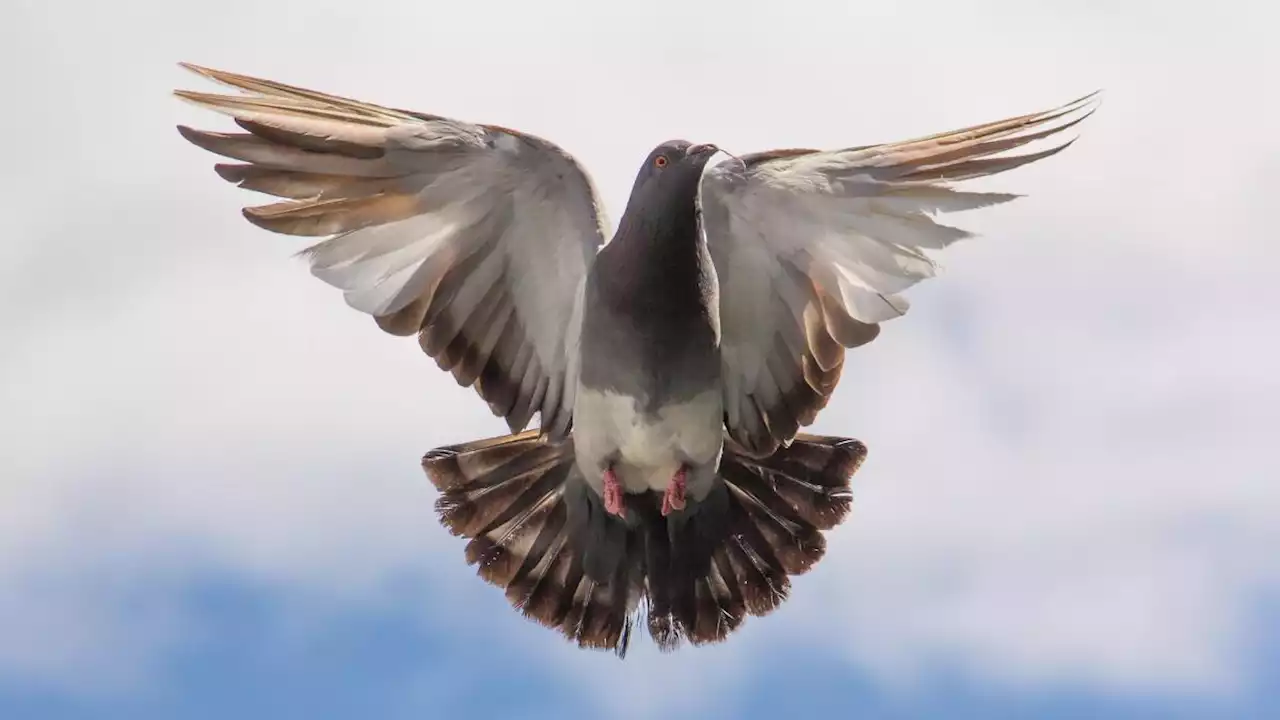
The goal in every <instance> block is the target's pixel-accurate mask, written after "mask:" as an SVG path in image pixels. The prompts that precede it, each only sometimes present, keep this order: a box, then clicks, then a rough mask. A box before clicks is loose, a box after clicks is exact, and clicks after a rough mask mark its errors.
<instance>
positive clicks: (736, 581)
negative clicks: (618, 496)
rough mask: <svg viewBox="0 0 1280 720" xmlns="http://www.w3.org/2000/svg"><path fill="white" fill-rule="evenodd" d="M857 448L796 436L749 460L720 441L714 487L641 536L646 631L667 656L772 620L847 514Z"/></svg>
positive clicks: (860, 451)
mask: <svg viewBox="0 0 1280 720" xmlns="http://www.w3.org/2000/svg"><path fill="white" fill-rule="evenodd" d="M866 456H867V448H866V446H865V445H863V444H862V443H861V442H859V441H857V440H851V439H847V438H839V437H827V436H820V435H809V434H804V433H801V434H799V435H797V436H796V438H795V441H794V442H792V443H791V445H790V446H788V447H783V448H780V449H779V450H778V451H777V452H775V453H774V454H772V455H770V456H768V457H764V458H755V457H752V456H751V455H750V454H749V453H747V452H746V451H745V450H743V449H741V448H739V447H737V446H736V444H734V443H733V442H732V441H730V440H726V445H725V452H724V456H723V458H722V459H721V461H720V477H721V478H722V479H723V481H724V482H723V484H720V485H718V486H717V487H716V489H715V490H714V491H713V492H712V494H711V495H709V496H708V497H707V498H706V499H705V500H704V501H703V502H702V503H700V504H699V505H698V507H697V509H696V511H695V512H692V513H690V515H689V516H688V517H687V518H681V517H675V516H673V518H672V522H671V524H670V525H669V526H668V525H666V524H665V523H663V524H661V525H659V524H657V523H656V522H654V521H652V520H651V521H650V522H648V523H646V526H647V527H648V529H649V532H648V535H647V539H648V541H649V542H648V556H647V562H646V568H645V572H646V578H647V581H648V591H649V592H648V600H649V632H650V635H651V636H652V637H653V639H654V641H655V642H657V643H658V646H659V647H660V648H662V649H664V650H671V649H674V648H676V647H678V646H679V644H680V642H681V639H684V640H687V641H688V642H690V643H691V644H693V645H702V644H706V643H711V642H718V641H721V640H724V639H725V638H726V637H728V636H729V634H730V633H732V632H733V631H734V630H735V629H736V628H737V627H738V626H739V625H741V624H742V622H743V620H745V618H746V616H748V615H754V616H757V617H759V616H763V615H767V614H768V613H770V612H772V611H773V610H774V609H775V608H777V607H778V606H779V605H780V604H781V603H782V602H783V601H784V600H785V599H786V598H787V594H788V592H789V591H790V588H791V580H790V578H791V577H792V576H796V575H801V574H803V573H805V572H808V571H809V569H810V568H812V567H813V566H814V564H815V563H817V562H818V561H819V560H820V559H822V556H823V554H824V553H825V552H826V539H825V538H824V537H823V531H825V530H830V529H831V528H834V527H835V526H836V525H838V524H840V522H842V521H843V520H844V519H845V517H846V516H847V515H848V514H849V510H850V508H851V506H852V501H853V500H852V494H851V492H850V489H849V480H850V478H851V477H852V476H853V474H854V473H855V472H857V470H858V468H859V467H860V466H861V465H862V462H863V460H865V459H866Z"/></svg>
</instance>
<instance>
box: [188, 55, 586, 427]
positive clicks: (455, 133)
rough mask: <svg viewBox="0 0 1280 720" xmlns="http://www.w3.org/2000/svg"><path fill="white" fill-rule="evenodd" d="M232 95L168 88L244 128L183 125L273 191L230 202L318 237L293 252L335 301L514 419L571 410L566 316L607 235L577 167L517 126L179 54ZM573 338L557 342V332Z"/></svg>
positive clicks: (276, 227)
mask: <svg viewBox="0 0 1280 720" xmlns="http://www.w3.org/2000/svg"><path fill="white" fill-rule="evenodd" d="M183 66H184V67H186V68H188V69H189V70H192V71H193V72H195V73H197V74H199V75H202V76H204V77H205V78H208V79H210V80H213V81H215V82H217V83H220V84H222V85H225V86H229V87H231V88H234V89H235V90H237V91H239V92H240V94H231V95H221V94H213V93H205V92H194V91H188V90H178V91H176V94H177V95H178V96H179V97H180V98H182V99H184V100H187V101H189V102H192V103H194V104H196V105H198V106H201V107H203V108H206V109H211V110H214V111H217V112H220V113H222V114H225V115H229V116H230V117H231V118H233V119H234V120H235V122H236V124H237V125H238V126H239V127H240V129H242V130H244V131H246V132H242V133H222V132H210V131H205V130H197V129H193V128H189V127H185V126H180V127H179V132H181V134H182V136H183V137H185V138H186V139H187V140H188V141H190V142H191V143H193V144H195V145H196V146H198V147H201V148H203V149H205V150H208V151H209V152H212V153H214V154H217V155H221V156H223V157H227V158H231V159H233V160H237V161H239V162H238V163H219V164H217V165H215V169H216V170H217V172H218V174H219V175H220V176H221V177H222V178H223V179H225V180H227V181H228V182H231V183H234V184H236V185H238V186H239V187H242V188H244V189H246V190H252V191H256V192H261V193H264V194H267V195H271V196H274V197H276V198H279V199H280V200H279V201H277V202H272V203H269V204H265V205H259V206H255V207H248V208H245V209H244V215H245V217H246V219H248V220H249V221H250V222H252V223H253V224H255V225H257V226H259V227H262V228H264V229H266V230H270V231H272V232H277V233H284V234H288V235H297V236H304V237H322V238H327V239H325V240H322V241H320V242H318V243H316V244H315V245H313V246H311V247H310V248H307V249H306V250H304V251H303V252H302V253H301V255H302V257H304V258H305V259H306V260H307V261H308V263H309V264H310V266H311V272H312V274H313V275H315V276H316V277H317V278H318V279H320V280H321V281H323V282H325V283H327V284H329V285H331V286H333V287H335V288H338V289H340V290H342V292H343V295H344V297H345V299H346V301H347V304H348V305H350V306H351V307H353V308H354V309H356V310H358V311H360V312H363V313H366V314H368V315H371V316H373V318H374V319H375V320H376V321H377V324H378V326H379V327H380V328H382V329H383V330H384V331H386V332H387V333H390V334H394V335H411V334H415V333H416V334H417V335H418V336H419V345H420V346H421V347H422V349H423V351H424V352H425V353H426V354H427V355H429V356H431V357H432V358H433V359H434V360H435V361H436V363H437V365H439V366H440V367H441V368H442V369H444V370H446V371H448V372H450V373H452V374H453V376H454V378H455V379H456V380H457V381H458V382H459V383H460V384H462V385H464V386H471V387H474V388H475V389H476V391H477V392H478V393H479V394H480V396H481V397H482V398H483V399H484V400H485V401H486V402H487V403H488V404H489V407H490V408H491V409H492V410H493V412H494V413H495V414H498V415H500V416H502V417H504V418H505V419H506V420H507V422H508V424H509V425H510V426H511V428H512V430H513V431H518V430H521V429H523V428H524V427H525V426H526V425H527V424H528V423H529V422H530V420H531V419H532V417H533V415H534V414H540V415H541V424H542V427H543V429H544V431H545V430H547V429H548V428H552V429H554V430H555V431H556V432H558V433H561V434H563V433H564V432H566V431H567V429H568V427H569V425H570V415H571V412H572V401H571V397H570V396H571V393H572V388H573V387H574V385H575V384H576V379H575V378H573V377H569V376H567V375H568V374H569V373H571V372H575V370H574V362H572V360H573V359H574V358H573V355H574V352H573V349H574V348H576V343H577V338H576V331H575V330H573V329H572V328H568V327H566V323H565V318H566V317H571V316H574V313H575V310H576V307H575V306H576V304H577V303H579V302H580V296H581V295H580V284H581V280H582V279H583V278H584V277H585V275H586V270H587V267H588V266H589V264H590V263H591V262H592V261H593V259H594V255H595V252H596V250H597V249H598V248H599V246H600V245H601V244H603V242H604V240H605V232H606V220H605V218H604V214H603V212H602V210H601V209H600V208H601V205H600V202H599V199H598V197H597V193H596V190H595V187H594V185H593V184H592V181H591V178H590V177H589V176H588V175H587V173H586V172H585V171H584V170H583V169H582V167H581V166H580V165H579V164H578V163H577V162H576V161H575V160H574V159H573V158H572V157H570V156H569V155H568V154H567V153H565V152H564V151H563V150H561V149H560V148H558V147H556V146H555V145H552V144H551V143H549V142H547V141H546V140H543V139H541V138H537V137H534V136H531V135H526V134H522V133H518V132H515V131H513V130H508V129H505V128H499V127H496V126H492V125H477V124H471V123H465V122H461V121H458V120H453V119H450V118H446V117H442V116H438V115H429V114H426V113H418V112H411V111H407V110H398V109H394V108H388V107H383V106H379V105H373V104H370V103H365V102H362V101H359V100H353V99H351V98H344V97H340V96H337V95H329V94H326V93H322V92H318V91H315V90H308V89H305V88H300V87H296V86H292V85H286V84H284V83H279V82H275V81H271V80H265V79H261V78H254V77H250V76H247V75H238V74H236V73H229V72H224V71H220V70H213V69H210V68H203V67H199V66H195V65H190V64H185V63H184V64H183ZM571 345H572V346H573V348H571V347H570V346H571Z"/></svg>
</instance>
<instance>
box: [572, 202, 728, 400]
mask: <svg viewBox="0 0 1280 720" xmlns="http://www.w3.org/2000/svg"><path fill="white" fill-rule="evenodd" d="M694 228H695V229H693V230H692V231H691V232H693V233H696V225H695V226H694ZM715 290H716V288H715V271H714V269H713V268H712V267H711V259H710V255H709V254H708V253H707V252H706V247H705V245H703V244H702V243H700V242H698V240H697V239H696V237H688V236H686V237H682V238H663V237H643V236H639V237H638V236H630V237H628V236H622V235H621V233H620V235H619V237H615V238H614V240H613V241H612V242H610V243H608V244H607V245H605V247H604V248H602V249H601V251H600V253H599V255H598V256H597V259H596V262H595V264H594V265H593V267H592V268H591V270H590V272H589V274H588V277H587V282H586V296H585V298H584V300H585V303H584V308H583V318H582V323H583V324H582V340H581V346H580V347H581V352H582V363H581V381H582V384H583V385H584V386H585V387H587V388H593V389H598V390H605V391H610V392H614V393H618V394H625V395H628V396H631V397H634V398H637V399H638V400H639V401H640V402H641V405H642V406H643V407H644V408H645V409H646V410H648V411H650V412H654V411H656V409H657V408H659V407H662V406H664V405H667V404H671V403H675V402H681V401H684V400H688V399H690V398H692V397H694V396H696V395H698V394H700V393H703V392H705V391H706V390H707V389H709V388H711V387H714V386H715V385H716V384H717V383H718V382H719V375H720V348H719V317H718V312H717V307H716V292H715Z"/></svg>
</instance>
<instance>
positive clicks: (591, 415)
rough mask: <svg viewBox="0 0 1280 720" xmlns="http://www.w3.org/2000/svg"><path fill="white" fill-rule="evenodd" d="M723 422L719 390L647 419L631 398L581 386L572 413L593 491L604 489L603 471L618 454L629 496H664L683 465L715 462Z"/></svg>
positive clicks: (576, 439) (577, 443) (618, 469)
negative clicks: (654, 493) (648, 492)
mask: <svg viewBox="0 0 1280 720" xmlns="http://www.w3.org/2000/svg"><path fill="white" fill-rule="evenodd" d="M723 423H724V409H723V400H722V396H721V394H720V392H719V390H718V389H715V390H708V391H707V392H704V393H702V394H700V395H697V396H696V397H694V398H693V399H692V400H689V401H687V402H683V403H679V404H673V405H668V406H666V407H664V408H661V409H660V410H659V411H658V412H657V413H656V414H654V415H646V414H644V413H643V412H641V411H640V409H639V408H638V407H637V405H636V402H635V400H634V399H633V398H631V397H628V396H626V395H616V394H613V393H609V392H603V393H602V392H597V391H593V390H588V389H586V388H583V387H579V388H578V393H577V397H576V401H575V402H574V409H573V424H574V433H573V434H574V446H575V451H576V453H577V456H578V464H579V467H581V468H582V471H583V474H584V475H586V477H587V481H588V482H589V483H591V484H592V485H593V486H596V487H599V486H600V485H601V484H602V482H603V478H602V476H601V470H600V467H601V465H602V463H603V462H604V460H605V458H608V457H610V456H613V455H614V454H615V453H616V454H617V457H618V459H619V461H618V462H617V463H616V464H615V465H614V471H615V472H616V473H617V474H618V479H619V480H621V481H622V484H623V486H625V487H626V489H627V490H628V491H630V492H642V491H644V490H657V491H659V492H661V491H662V490H664V489H666V487H667V483H668V482H670V480H671V478H672V476H673V475H675V473H676V470H678V469H679V467H680V464H681V463H682V462H689V463H692V464H695V465H697V464H706V463H709V462H711V461H713V460H715V458H716V456H717V455H718V454H719V452H720V446H721V443H722V442H723V433H724V430H723V427H724V425H723Z"/></svg>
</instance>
